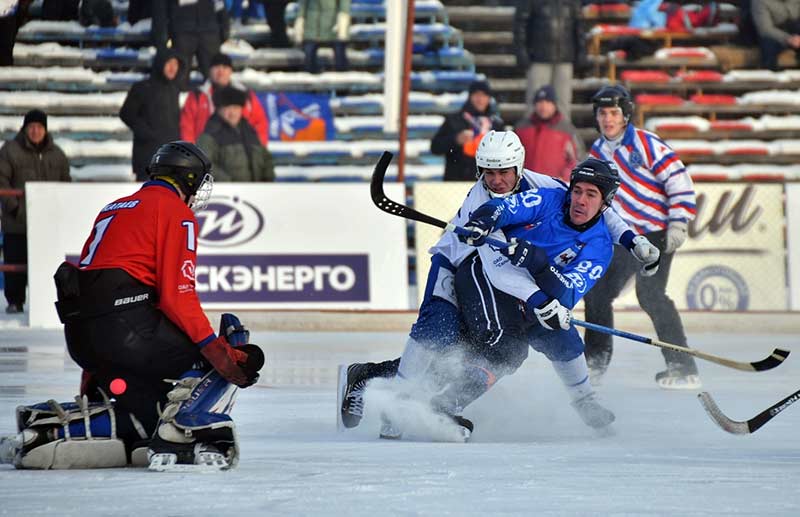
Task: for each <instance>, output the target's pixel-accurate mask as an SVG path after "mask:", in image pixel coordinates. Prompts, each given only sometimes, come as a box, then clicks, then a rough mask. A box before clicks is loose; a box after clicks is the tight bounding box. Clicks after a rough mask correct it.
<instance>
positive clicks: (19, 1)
mask: <svg viewBox="0 0 800 517" xmlns="http://www.w3.org/2000/svg"><path fill="white" fill-rule="evenodd" d="M30 4H31V0H6V1H0V66H12V65H13V64H14V43H15V42H16V41H17V32H19V28H20V27H22V26H23V25H24V24H25V22H26V21H27V17H28V7H30Z"/></svg>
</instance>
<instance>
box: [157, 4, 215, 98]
mask: <svg viewBox="0 0 800 517" xmlns="http://www.w3.org/2000/svg"><path fill="white" fill-rule="evenodd" d="M152 10H153V27H152V31H151V38H152V40H153V45H155V47H156V48H157V49H164V48H166V47H167V41H169V40H172V48H173V49H175V51H176V52H177V53H178V55H179V56H180V57H181V60H182V61H183V62H184V63H185V64H186V66H185V67H184V69H183V70H181V72H180V76H179V82H180V86H181V89H182V90H187V89H189V73H190V72H191V69H192V58H193V57H194V56H197V66H198V68H199V69H200V73H201V74H203V78H204V79H208V69H209V68H210V67H211V58H212V57H213V56H215V55H217V54H219V49H220V46H221V45H222V43H223V42H224V41H225V40H227V39H228V36H229V35H230V28H231V27H230V19H229V18H228V10H227V9H225V2H219V1H215V0H196V1H193V2H182V1H179V0H159V1H157V2H153V3H152Z"/></svg>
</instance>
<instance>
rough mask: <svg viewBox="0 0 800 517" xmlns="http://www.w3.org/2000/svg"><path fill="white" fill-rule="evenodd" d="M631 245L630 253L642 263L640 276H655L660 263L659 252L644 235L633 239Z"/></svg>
mask: <svg viewBox="0 0 800 517" xmlns="http://www.w3.org/2000/svg"><path fill="white" fill-rule="evenodd" d="M632 244H633V247H632V248H631V253H632V254H633V256H634V257H636V260H638V261H639V262H641V263H642V269H641V274H642V276H653V275H655V274H656V273H657V272H658V264H659V263H660V262H661V252H660V251H659V250H658V248H657V247H655V246H654V245H653V243H651V242H650V241H649V240H647V237H645V236H644V235H637V236H636V237H634V238H633V243H632Z"/></svg>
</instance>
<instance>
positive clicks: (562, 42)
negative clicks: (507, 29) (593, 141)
mask: <svg viewBox="0 0 800 517" xmlns="http://www.w3.org/2000/svg"><path fill="white" fill-rule="evenodd" d="M580 17H581V3H580V1H579V0H518V2H517V11H516V14H515V16H514V48H516V49H517V65H519V66H520V67H525V68H527V81H528V84H527V87H526V91H525V104H526V105H529V106H530V105H532V104H533V94H534V93H535V92H536V90H538V89H539V88H541V87H542V86H545V85H547V84H552V85H553V87H554V88H555V89H556V96H557V97H558V99H559V100H560V101H561V102H562V104H561V105H560V106H559V111H561V113H562V114H563V115H564V116H565V117H567V118H569V117H570V104H571V103H572V72H573V65H574V64H575V61H576V59H577V57H578V56H579V55H581V50H580V49H581V48H582V45H583V37H584V35H583V32H582V28H581V23H580Z"/></svg>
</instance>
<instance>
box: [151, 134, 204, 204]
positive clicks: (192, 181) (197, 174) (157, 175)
mask: <svg viewBox="0 0 800 517" xmlns="http://www.w3.org/2000/svg"><path fill="white" fill-rule="evenodd" d="M147 172H148V173H149V174H150V178H151V179H163V180H165V181H167V182H169V183H172V184H173V185H175V186H177V187H179V188H180V189H181V192H183V194H184V195H185V196H186V200H187V203H188V202H189V199H190V198H191V197H192V196H194V201H193V202H192V203H191V205H190V208H191V209H192V210H195V211H197V210H201V209H203V208H204V207H205V206H206V204H207V203H208V199H209V198H210V197H211V189H212V188H213V186H214V176H212V175H211V160H210V159H209V158H208V156H206V153H205V152H203V150H202V149H200V148H199V147H197V146H196V145H194V144H193V143H191V142H185V141H182V140H178V141H175V142H169V143H166V144H164V145H162V146H161V147H159V148H158V150H157V151H156V152H155V154H154V155H153V157H152V158H151V159H150V165H148V166H147Z"/></svg>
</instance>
